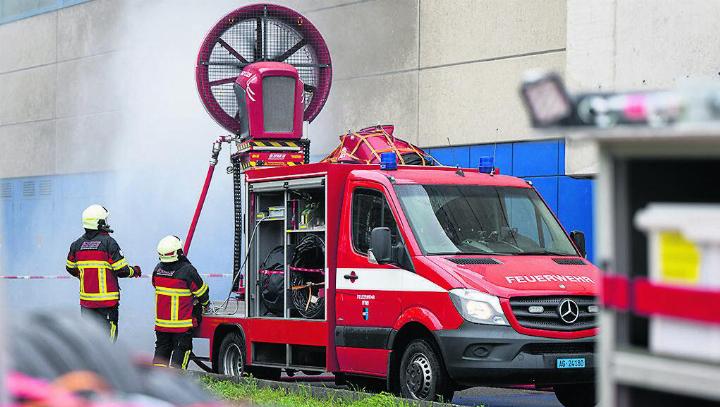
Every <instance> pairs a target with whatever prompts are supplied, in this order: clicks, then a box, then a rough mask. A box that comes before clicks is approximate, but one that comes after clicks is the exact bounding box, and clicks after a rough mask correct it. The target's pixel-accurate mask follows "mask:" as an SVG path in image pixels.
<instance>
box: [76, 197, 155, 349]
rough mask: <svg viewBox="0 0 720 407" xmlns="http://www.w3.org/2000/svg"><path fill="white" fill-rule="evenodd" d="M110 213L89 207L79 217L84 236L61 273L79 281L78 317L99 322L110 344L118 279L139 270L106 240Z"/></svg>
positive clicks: (137, 273)
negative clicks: (103, 327)
mask: <svg viewBox="0 0 720 407" xmlns="http://www.w3.org/2000/svg"><path fill="white" fill-rule="evenodd" d="M109 216H110V212H108V210H107V209H105V208H104V207H103V206H101V205H90V206H88V207H87V208H86V209H85V210H84V211H83V213H82V224H83V228H85V234H83V235H82V236H81V237H80V238H79V239H77V240H76V241H74V242H73V243H72V244H71V245H70V252H69V253H68V257H67V262H66V263H65V269H66V270H67V272H68V273H70V275H72V276H74V277H76V278H77V279H79V280H80V313H81V314H82V315H83V316H88V317H92V318H95V319H97V320H100V321H102V324H103V325H104V326H105V327H106V329H107V331H108V335H109V336H110V340H111V341H112V342H115V341H116V340H117V335H118V305H119V303H120V285H119V284H118V277H120V278H125V277H140V276H141V275H142V273H141V271H140V267H139V266H129V265H128V262H127V260H125V257H124V256H123V253H122V250H120V246H119V245H118V244H117V242H116V241H115V239H113V238H112V237H111V236H110V233H112V232H113V231H112V229H110V225H109V224H108V217H109Z"/></svg>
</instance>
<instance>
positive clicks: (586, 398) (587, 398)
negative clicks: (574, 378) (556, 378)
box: [553, 383, 597, 407]
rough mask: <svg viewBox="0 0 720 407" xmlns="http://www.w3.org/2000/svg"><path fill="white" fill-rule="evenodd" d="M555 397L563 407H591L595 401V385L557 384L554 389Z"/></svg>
mask: <svg viewBox="0 0 720 407" xmlns="http://www.w3.org/2000/svg"><path fill="white" fill-rule="evenodd" d="M553 389H554V390H555V397H557V399H558V401H560V403H561V404H562V405H563V406H565V407H592V406H594V405H595V404H596V403H597V400H595V383H577V384H559V385H556V386H555V387H554V388H553Z"/></svg>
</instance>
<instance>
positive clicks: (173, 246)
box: [157, 235, 183, 263]
mask: <svg viewBox="0 0 720 407" xmlns="http://www.w3.org/2000/svg"><path fill="white" fill-rule="evenodd" d="M182 250H183V249H182V241H181V240H180V238H179V237H177V236H172V235H169V236H165V237H163V238H162V239H160V242H159V243H158V245H157V252H158V255H160V261H161V262H162V263H172V262H174V261H178V256H179V255H181V254H182Z"/></svg>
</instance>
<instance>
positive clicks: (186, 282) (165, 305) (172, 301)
mask: <svg viewBox="0 0 720 407" xmlns="http://www.w3.org/2000/svg"><path fill="white" fill-rule="evenodd" d="M152 284H153V286H154V287H155V330H156V331H160V332H185V331H187V330H188V329H191V328H194V327H196V326H197V323H198V321H197V320H196V319H195V317H194V316H193V305H194V300H195V299H197V300H198V302H199V303H200V304H202V305H207V303H208V302H209V301H210V296H209V293H208V286H207V284H205V282H204V281H203V280H202V278H201V277H200V275H199V274H198V272H197V270H196V269H195V267H193V265H192V264H190V262H189V261H188V260H187V259H186V258H184V257H181V258H180V260H178V261H175V262H172V263H159V264H158V265H157V266H156V267H155V270H154V271H153V276H152Z"/></svg>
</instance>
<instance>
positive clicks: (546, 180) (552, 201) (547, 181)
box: [525, 177, 558, 214]
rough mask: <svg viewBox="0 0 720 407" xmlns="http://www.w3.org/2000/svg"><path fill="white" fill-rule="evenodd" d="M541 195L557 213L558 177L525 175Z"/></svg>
mask: <svg viewBox="0 0 720 407" xmlns="http://www.w3.org/2000/svg"><path fill="white" fill-rule="evenodd" d="M525 179H526V180H528V181H532V183H533V186H534V187H535V189H536V190H537V191H538V193H539V194H540V196H542V197H543V199H544V200H545V203H547V204H548V206H549V207H550V209H551V210H552V211H553V212H554V213H555V214H557V213H558V177H526V178H525Z"/></svg>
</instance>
